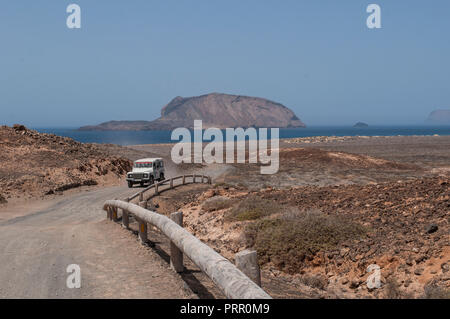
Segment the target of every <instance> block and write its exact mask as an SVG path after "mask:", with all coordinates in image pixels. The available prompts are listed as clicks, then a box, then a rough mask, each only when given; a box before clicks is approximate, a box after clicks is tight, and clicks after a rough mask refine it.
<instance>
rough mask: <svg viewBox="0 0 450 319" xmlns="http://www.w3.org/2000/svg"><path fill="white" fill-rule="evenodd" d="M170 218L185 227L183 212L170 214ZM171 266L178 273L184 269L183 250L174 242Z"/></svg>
mask: <svg viewBox="0 0 450 319" xmlns="http://www.w3.org/2000/svg"><path fill="white" fill-rule="evenodd" d="M170 219H172V220H173V221H174V222H175V223H176V224H178V225H180V226H181V227H183V212H176V213H172V214H170ZM170 267H171V268H172V269H173V270H175V271H176V272H178V273H180V272H183V271H184V266H183V252H182V251H181V250H180V249H178V247H177V246H176V245H175V244H174V243H173V242H170Z"/></svg>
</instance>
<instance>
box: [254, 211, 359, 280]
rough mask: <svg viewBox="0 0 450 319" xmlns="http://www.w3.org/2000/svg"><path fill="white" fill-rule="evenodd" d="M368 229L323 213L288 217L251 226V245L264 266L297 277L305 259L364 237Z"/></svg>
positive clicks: (294, 214) (296, 214) (286, 215)
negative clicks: (267, 265) (270, 264)
mask: <svg viewBox="0 0 450 319" xmlns="http://www.w3.org/2000/svg"><path fill="white" fill-rule="evenodd" d="M364 233H365V229H364V228H363V227H362V226H361V225H359V224H355V223H353V222H351V221H349V220H346V219H345V218H342V217H338V216H328V215H325V214H323V213H321V212H308V213H295V212H294V213H292V212H288V213H285V214H284V215H283V216H281V217H279V218H276V219H269V218H266V219H263V220H260V221H256V222H254V223H252V224H250V225H247V227H246V229H245V235H246V238H247V240H248V245H249V246H252V247H254V248H255V249H256V250H257V251H258V256H259V261H260V263H261V264H264V263H267V262H273V263H274V265H275V266H277V267H278V268H279V269H282V270H285V271H287V272H290V273H296V272H298V270H300V269H301V268H302V266H303V264H304V259H305V257H308V256H309V257H312V256H314V255H315V254H316V253H317V252H319V251H320V250H331V249H335V248H336V247H337V246H338V245H339V244H340V243H341V242H343V241H347V240H351V239H357V238H360V237H361V236H363V235H364Z"/></svg>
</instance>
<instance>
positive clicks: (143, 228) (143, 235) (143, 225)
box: [136, 202, 148, 244]
mask: <svg viewBox="0 0 450 319" xmlns="http://www.w3.org/2000/svg"><path fill="white" fill-rule="evenodd" d="M139 206H141V207H143V208H145V209H147V202H140V203H139ZM136 220H137V221H138V223H139V239H140V241H141V244H145V243H147V242H148V237H147V222H145V221H143V220H141V219H139V218H136Z"/></svg>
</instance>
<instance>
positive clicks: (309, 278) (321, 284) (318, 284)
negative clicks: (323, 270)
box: [300, 275, 328, 290]
mask: <svg viewBox="0 0 450 319" xmlns="http://www.w3.org/2000/svg"><path fill="white" fill-rule="evenodd" d="M300 282H301V283H302V284H304V285H306V286H308V287H312V288H317V289H321V290H325V288H326V287H327V285H328V279H327V278H325V277H323V276H320V275H303V276H301V277H300Z"/></svg>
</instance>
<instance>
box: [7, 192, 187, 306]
mask: <svg viewBox="0 0 450 319" xmlns="http://www.w3.org/2000/svg"><path fill="white" fill-rule="evenodd" d="M135 192H136V189H133V190H129V189H127V188H125V187H123V186H118V187H108V188H103V189H97V190H93V191H89V192H83V193H78V194H75V195H71V196H68V197H66V198H64V199H62V200H61V201H59V202H57V203H56V204H53V205H52V206H51V207H49V208H46V209H44V210H41V211H36V212H31V213H29V214H26V215H24V216H20V217H17V218H13V219H9V220H5V221H1V222H0V298H186V297H188V294H187V292H186V291H185V289H184V288H183V287H184V283H183V281H182V280H181V278H180V277H179V276H178V275H177V274H175V273H174V272H173V271H171V270H170V269H169V267H168V265H167V263H165V262H164V261H163V260H162V259H161V258H160V257H159V256H158V255H157V254H156V253H155V252H153V251H152V250H151V249H149V248H148V247H144V246H141V245H140V244H139V243H138V240H137V238H136V236H135V235H134V234H132V233H131V232H128V231H125V230H123V229H122V228H121V227H120V225H118V224H114V223H111V222H107V221H106V219H105V213H104V212H103V211H102V204H103V203H104V202H105V200H108V199H114V198H122V197H126V196H128V195H131V194H132V193H135ZM70 264H77V265H79V266H80V268H81V288H79V289H70V288H68V287H67V285H66V280H67V277H68V276H69V273H67V272H66V269H67V266H68V265H70Z"/></svg>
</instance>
